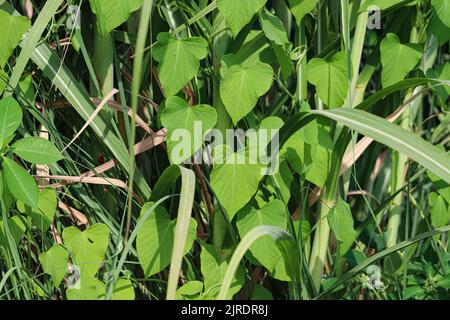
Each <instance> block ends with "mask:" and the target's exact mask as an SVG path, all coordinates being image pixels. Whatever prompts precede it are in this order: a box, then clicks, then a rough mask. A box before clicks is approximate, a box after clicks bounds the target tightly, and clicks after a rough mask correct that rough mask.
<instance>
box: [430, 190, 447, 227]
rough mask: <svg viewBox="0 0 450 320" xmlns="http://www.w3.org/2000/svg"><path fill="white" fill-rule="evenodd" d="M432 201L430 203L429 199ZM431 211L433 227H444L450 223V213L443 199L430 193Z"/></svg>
mask: <svg viewBox="0 0 450 320" xmlns="http://www.w3.org/2000/svg"><path fill="white" fill-rule="evenodd" d="M432 198H433V199H434V200H433V201H431V199H432ZM429 199H430V206H431V207H432V209H431V223H432V224H433V227H435V228H440V227H444V226H446V225H447V224H448V223H449V222H450V211H449V210H448V208H447V204H446V203H445V200H444V198H442V197H441V196H439V195H436V194H435V193H434V192H432V193H430V196H429Z"/></svg>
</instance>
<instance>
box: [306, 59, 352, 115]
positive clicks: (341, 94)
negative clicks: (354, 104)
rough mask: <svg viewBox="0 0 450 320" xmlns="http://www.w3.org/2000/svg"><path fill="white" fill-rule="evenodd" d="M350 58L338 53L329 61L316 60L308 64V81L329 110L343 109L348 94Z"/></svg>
mask: <svg viewBox="0 0 450 320" xmlns="http://www.w3.org/2000/svg"><path fill="white" fill-rule="evenodd" d="M348 77H349V74H348V57H347V54H346V53H345V52H339V53H336V54H335V55H334V56H333V57H332V58H331V59H330V60H329V61H327V60H324V59H322V58H314V59H312V60H311V61H310V62H309V63H308V81H309V82H311V83H312V84H314V85H315V86H316V90H317V93H318V95H319V97H320V99H322V101H323V103H325V105H327V106H328V107H329V108H338V107H341V106H342V105H343V103H344V101H345V98H346V97H347V93H348Z"/></svg>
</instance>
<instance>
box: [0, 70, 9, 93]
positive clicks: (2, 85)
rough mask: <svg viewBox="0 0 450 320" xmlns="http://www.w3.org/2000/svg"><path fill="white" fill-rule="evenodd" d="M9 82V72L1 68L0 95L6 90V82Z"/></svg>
mask: <svg viewBox="0 0 450 320" xmlns="http://www.w3.org/2000/svg"><path fill="white" fill-rule="evenodd" d="M7 83H8V74H7V73H6V72H5V71H3V70H2V69H0V96H1V95H2V93H3V91H5V87H6V84H7Z"/></svg>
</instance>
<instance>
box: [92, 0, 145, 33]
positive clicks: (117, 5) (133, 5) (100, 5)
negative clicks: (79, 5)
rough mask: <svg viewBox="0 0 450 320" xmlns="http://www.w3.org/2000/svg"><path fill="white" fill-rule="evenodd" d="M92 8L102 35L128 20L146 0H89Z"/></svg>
mask: <svg viewBox="0 0 450 320" xmlns="http://www.w3.org/2000/svg"><path fill="white" fill-rule="evenodd" d="M89 2H90V3H91V10H92V12H94V13H95V15H96V16H97V26H98V29H99V30H100V34H101V35H102V36H106V35H107V34H108V33H110V32H111V31H112V30H114V29H115V28H117V27H118V26H120V25H121V24H122V23H124V22H125V21H127V20H128V18H129V17H130V15H131V13H132V12H134V11H137V10H139V8H140V7H141V6H142V3H143V2H144V0H114V1H111V0H89Z"/></svg>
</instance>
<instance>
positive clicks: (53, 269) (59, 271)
mask: <svg viewBox="0 0 450 320" xmlns="http://www.w3.org/2000/svg"><path fill="white" fill-rule="evenodd" d="M39 261H40V262H41V264H42V269H44V272H45V273H47V274H49V275H51V276H52V279H53V285H54V286H55V287H59V285H60V283H61V281H62V280H63V279H64V276H65V275H66V273H67V263H68V261H69V253H68V252H67V250H66V249H64V247H63V246H62V245H60V244H57V245H54V246H53V247H51V248H50V249H49V250H48V251H46V252H44V253H42V254H40V255H39Z"/></svg>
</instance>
